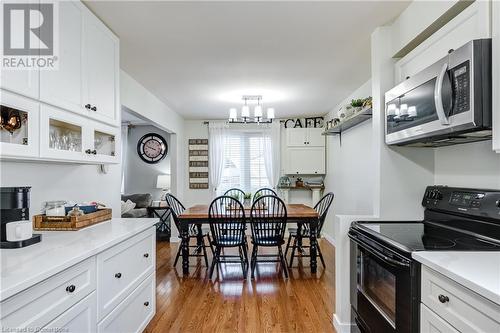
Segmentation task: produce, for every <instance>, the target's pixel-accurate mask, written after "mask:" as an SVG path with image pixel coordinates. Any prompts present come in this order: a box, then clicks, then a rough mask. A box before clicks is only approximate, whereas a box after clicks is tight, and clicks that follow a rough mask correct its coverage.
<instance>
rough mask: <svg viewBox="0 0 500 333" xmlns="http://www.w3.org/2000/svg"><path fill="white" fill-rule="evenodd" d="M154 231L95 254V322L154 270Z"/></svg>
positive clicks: (152, 229)
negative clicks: (96, 313) (96, 295)
mask: <svg viewBox="0 0 500 333" xmlns="http://www.w3.org/2000/svg"><path fill="white" fill-rule="evenodd" d="M154 264H155V234H154V228H150V229H149V230H147V231H145V232H142V233H140V234H139V235H136V236H134V237H132V238H130V239H128V240H126V241H124V242H123V243H120V244H118V245H116V246H114V247H112V248H111V249H109V250H107V251H105V252H103V253H101V254H99V255H97V288H98V290H99V293H98V298H97V312H98V317H99V319H102V318H104V316H106V315H107V314H108V313H109V312H110V311H111V310H112V309H114V308H115V307H116V306H117V305H118V304H119V303H120V302H122V301H123V300H124V299H125V297H127V296H128V295H129V294H130V293H131V292H132V290H134V289H135V288H136V287H137V286H138V285H139V283H140V282H141V281H142V280H144V278H145V277H146V276H148V275H150V274H151V273H152V272H153V271H154V269H155V268H154Z"/></svg>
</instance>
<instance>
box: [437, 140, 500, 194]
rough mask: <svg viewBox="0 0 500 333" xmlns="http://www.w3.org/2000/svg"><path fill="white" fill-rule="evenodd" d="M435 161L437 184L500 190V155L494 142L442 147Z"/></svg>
mask: <svg viewBox="0 0 500 333" xmlns="http://www.w3.org/2000/svg"><path fill="white" fill-rule="evenodd" d="M435 163H436V168H435V173H434V183H435V184H442V185H449V186H458V187H472V188H485V189H500V154H497V153H494V152H493V151H492V149H491V141H485V142H477V143H470V144H465V145H458V146H450V147H442V148H438V149H436V150H435Z"/></svg>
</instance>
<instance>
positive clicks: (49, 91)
mask: <svg viewBox="0 0 500 333" xmlns="http://www.w3.org/2000/svg"><path fill="white" fill-rule="evenodd" d="M82 34H83V17H82V7H81V4H79V3H76V2H73V1H61V2H59V69H58V70H54V71H49V70H46V71H41V73H40V100H41V101H43V102H46V103H49V104H52V105H55V106H58V107H61V108H63V109H67V110H71V111H75V112H80V113H86V112H87V110H86V109H85V108H84V104H86V103H84V100H83V87H82V79H83V78H82V70H83V67H82V66H83V63H82V61H83V60H82Z"/></svg>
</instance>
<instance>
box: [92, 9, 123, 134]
mask: <svg viewBox="0 0 500 333" xmlns="http://www.w3.org/2000/svg"><path fill="white" fill-rule="evenodd" d="M83 47H84V75H85V80H84V86H85V88H84V98H85V101H86V103H90V105H91V111H89V115H90V116H91V117H93V118H94V119H97V120H100V121H103V122H107V123H110V124H112V125H117V119H118V112H117V104H118V103H117V97H118V87H119V82H118V71H119V67H118V40H117V38H116V37H115V36H114V35H113V34H112V33H111V32H110V31H109V30H108V29H107V28H106V26H104V24H102V22H100V21H99V20H98V19H97V18H96V17H94V16H93V15H92V14H91V13H88V14H87V15H85V21H84V43H83Z"/></svg>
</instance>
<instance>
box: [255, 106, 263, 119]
mask: <svg viewBox="0 0 500 333" xmlns="http://www.w3.org/2000/svg"><path fill="white" fill-rule="evenodd" d="M253 116H254V117H255V118H262V106H260V105H257V106H256V107H255V109H254V111H253Z"/></svg>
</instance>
